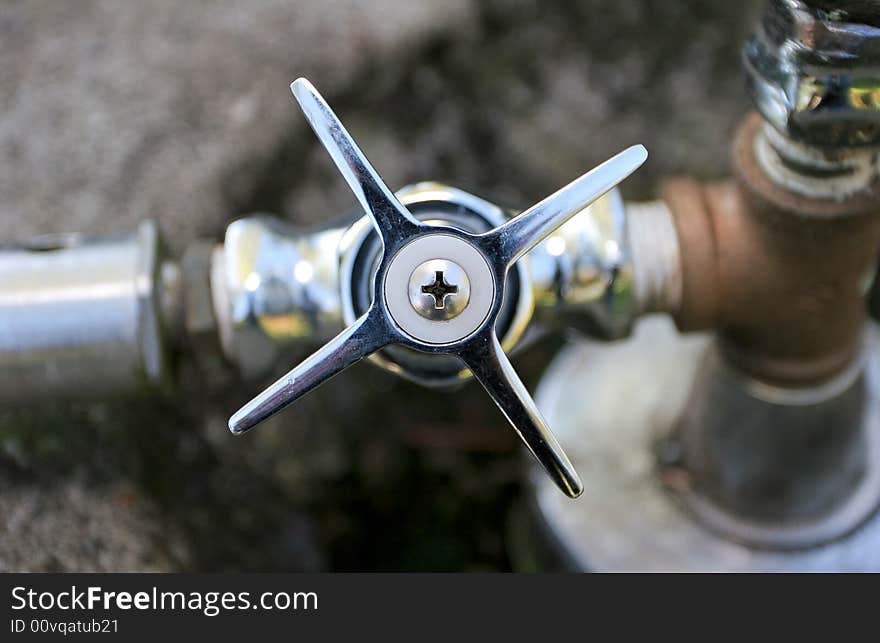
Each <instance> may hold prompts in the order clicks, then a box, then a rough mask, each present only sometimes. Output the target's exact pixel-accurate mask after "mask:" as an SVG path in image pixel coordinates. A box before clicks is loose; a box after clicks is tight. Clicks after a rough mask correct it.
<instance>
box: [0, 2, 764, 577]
mask: <svg viewBox="0 0 880 643" xmlns="http://www.w3.org/2000/svg"><path fill="white" fill-rule="evenodd" d="M756 4H757V3H756V2H755V1H754V0H750V1H748V2H739V3H730V2H721V1H720V0H688V1H682V2H661V1H660V0H639V1H635V0H633V1H630V2H621V1H620V0H579V1H576V2H559V3H551V2H537V1H534V0H442V1H437V2H431V3H415V2H409V1H407V0H372V1H371V2H369V3H367V2H356V1H355V0H320V1H317V0H299V1H297V2H280V1H276V0H264V1H260V2H244V1H241V0H239V1H231V0H226V1H222V2H216V1H215V2H208V1H207V0H198V1H194V2H187V3H176V2H173V1H172V0H150V1H148V2H133V1H130V2H116V1H113V0H103V1H101V0H76V1H75V2H64V3H60V2H51V1H49V0H45V1H43V0H5V2H4V3H3V4H2V6H0V105H2V113H0V240H2V241H4V242H9V241H14V240H17V239H22V238H26V237H28V236H30V235H33V234H37V233H43V232H58V231H68V230H71V231H81V232H99V233H104V232H110V231H129V230H132V229H133V228H134V227H135V226H136V224H137V222H138V221H140V220H141V219H143V218H146V217H152V218H155V219H157V220H158V221H159V223H160V226H161V227H162V229H163V230H164V232H165V236H166V238H167V239H168V242H169V245H170V247H171V250H172V252H174V253H179V252H180V251H182V250H183V248H185V247H186V246H187V244H189V243H190V242H192V241H193V240H195V239H197V238H200V237H201V238H205V237H207V238H215V239H219V238H221V236H222V233H223V230H224V227H225V225H226V224H227V223H228V222H229V221H230V220H232V219H233V218H236V217H237V216H241V215H243V214H247V213H249V212H254V211H266V212H274V213H277V214H279V215H281V216H284V217H286V218H288V219H290V220H292V221H295V222H297V223H301V224H311V223H316V222H320V221H322V220H325V219H326V218H328V217H332V216H336V215H337V214H338V213H340V212H343V211H345V210H347V209H349V208H351V207H353V205H354V200H353V198H352V197H351V196H350V194H349V193H348V191H347V189H346V188H345V186H344V184H343V182H342V181H341V180H340V179H339V178H338V175H337V174H336V172H335V170H334V169H333V168H332V166H331V164H330V162H329V160H328V159H327V158H326V155H325V153H324V151H323V149H321V148H320V146H319V145H318V144H317V143H316V141H315V140H314V138H313V137H312V135H311V132H310V131H307V126H306V125H305V121H304V120H303V119H302V117H301V115H300V113H299V110H298V109H297V108H296V106H295V104H294V102H293V100H292V99H291V97H290V95H289V91H288V88H287V86H288V84H289V82H290V81H291V80H292V79H293V78H295V77H297V76H300V75H304V76H308V77H309V78H311V79H312V80H313V81H314V82H315V84H316V85H317V86H318V87H319V89H320V90H321V91H322V93H323V94H324V95H325V96H326V97H327V99H328V100H329V101H330V103H331V104H332V105H333V106H334V108H335V109H336V110H337V111H338V112H339V114H340V115H341V117H342V118H343V120H344V121H345V122H346V124H347V125H348V127H349V129H350V130H351V131H352V133H353V134H354V136H355V137H356V138H357V139H358V140H359V141H360V143H361V145H362V147H363V148H364V149H365V150H366V151H367V153H368V154H369V155H370V157H371V159H372V160H373V161H374V163H375V164H376V166H377V167H378V169H379V171H380V172H381V173H382V174H383V176H384V177H385V178H386V180H387V181H388V182H389V184H390V185H392V186H395V187H399V186H402V185H404V184H406V183H408V182H412V181H416V180H423V179H437V180H442V181H446V182H449V183H451V184H453V185H457V186H460V187H463V188H465V189H470V190H471V191H474V192H476V193H478V194H481V195H484V196H490V197H494V198H495V199H496V200H499V201H500V202H504V203H510V204H527V203H531V202H534V201H536V200H538V199H539V198H541V197H543V196H544V195H546V194H547V193H549V192H551V191H553V190H555V189H556V188H557V187H559V186H560V185H561V184H563V183H565V182H567V181H568V180H570V179H572V178H574V177H575V176H577V175H578V174H580V173H582V172H583V171H584V170H585V169H588V168H589V167H591V166H592V165H594V164H595V163H598V162H600V161H602V160H604V159H605V158H606V157H608V156H610V155H611V154H613V153H615V152H617V151H619V150H620V149H622V148H624V147H626V146H628V145H631V144H633V143H636V142H642V143H644V144H645V145H646V146H647V147H648V149H649V150H650V152H651V159H650V161H649V163H648V164H647V165H646V166H645V167H644V168H643V169H642V170H641V171H640V172H639V173H637V175H636V176H634V177H633V179H631V180H630V181H628V182H627V183H626V185H625V188H624V192H625V194H626V196H627V197H628V198H631V199H638V198H649V197H651V196H652V195H653V194H654V192H655V188H656V183H657V180H658V178H659V177H661V176H664V175H668V174H671V173H680V172H686V173H691V174H694V175H697V176H699V177H702V178H709V177H716V176H722V175H723V174H724V173H725V171H726V169H727V149H728V145H727V142H728V141H729V140H730V137H731V133H732V131H733V129H734V127H735V125H736V123H737V121H738V119H739V116H740V115H741V114H742V113H743V112H744V111H745V110H746V109H747V108H748V104H747V101H746V99H745V95H744V91H743V89H742V80H741V75H740V71H739V47H740V44H741V42H742V38H743V37H744V35H745V33H746V32H747V30H748V28H749V26H750V24H751V22H752V20H753V16H754V9H755V6H756ZM554 346H555V344H554V343H553V342H547V343H545V344H543V345H541V346H538V347H537V348H536V349H534V350H531V351H530V352H529V353H528V354H526V355H524V356H523V357H522V358H521V359H519V360H518V366H519V368H520V370H521V372H522V373H523V374H524V376H525V379H526V380H527V383H529V384H530V385H533V384H534V383H535V381H536V378H537V376H538V375H539V373H540V369H541V367H542V366H543V365H544V364H546V361H547V360H548V359H549V357H550V356H551V354H552V350H553V348H554ZM295 357H296V356H291V359H294V358H295ZM178 379H179V385H178V388H177V391H176V392H174V393H168V394H166V395H164V396H155V395H153V396H144V397H143V398H132V399H126V400H117V401H112V402H111V401H103V402H100V403H78V404H69V403H64V404H62V403H57V402H48V403H46V404H45V405H41V407H40V408H39V409H36V408H25V409H3V410H0V570H27V571H44V570H70V571H73V570H114V571H129V570H131V571H135V570H204V571H224V570H243V571H258V570H300V569H306V570H319V569H347V570H350V569H404V570H408V569H431V570H473V569H508V568H509V567H510V565H511V559H510V551H509V550H510V546H509V544H510V542H512V541H515V540H516V539H515V537H513V538H512V537H511V534H510V526H509V525H510V524H511V522H510V520H509V515H510V511H511V507H513V506H516V504H517V502H518V498H519V495H520V485H519V480H520V473H521V471H520V469H521V465H522V461H521V459H520V453H519V451H518V448H517V445H516V443H515V442H514V440H513V438H512V435H511V433H510V432H509V431H508V430H507V428H506V426H505V425H504V423H503V420H502V418H501V417H500V414H499V413H498V412H497V411H496V409H495V408H494V406H492V405H491V403H490V402H489V401H488V399H486V398H485V396H484V394H483V393H482V392H481V391H478V390H476V388H472V387H466V388H464V389H462V390H460V391H458V392H457V393H455V394H454V395H442V394H440V395H438V394H437V393H432V392H429V391H424V390H421V389H418V388H417V387H415V386H414V385H411V384H408V383H405V382H401V381H397V380H394V379H393V378H391V377H390V376H388V375H387V374H385V373H382V372H378V371H377V369H372V368H370V367H368V366H360V367H358V368H356V369H353V370H352V371H349V372H348V373H347V374H346V375H345V376H344V377H341V378H337V379H334V380H333V381H332V382H331V383H329V384H328V385H327V386H325V387H324V388H323V389H321V390H320V391H319V392H317V393H315V394H313V395H311V396H310V397H309V398H307V400H306V401H304V402H303V403H301V404H300V405H299V406H298V408H297V409H296V410H295V411H291V412H288V413H286V414H283V415H282V416H278V417H276V418H275V419H273V420H272V421H271V422H270V423H269V424H268V425H267V426H265V427H262V428H261V430H259V431H255V432H254V433H253V434H251V437H249V438H246V439H239V440H233V438H232V437H231V436H229V435H228V433H227V431H226V428H225V420H226V417H227V415H228V413H229V412H230V411H231V410H234V408H235V407H236V405H237V404H238V403H239V402H241V401H242V400H243V399H245V398H246V397H248V396H249V395H250V394H252V393H253V392H255V390H256V386H257V385H256V384H253V383H251V384H248V385H239V386H235V385H230V386H228V387H226V388H221V389H220V390H213V391H211V392H208V393H206V392H205V391H204V390H203V387H202V385H201V384H202V380H201V378H200V377H199V375H198V374H197V373H196V372H195V371H194V370H193V369H192V367H190V366H189V365H187V364H182V365H181V367H180V372H179V378H178ZM426 409H430V412H429V413H426V411H425V410H426ZM513 536H515V534H513Z"/></svg>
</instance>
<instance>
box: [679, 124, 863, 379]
mask: <svg viewBox="0 0 880 643" xmlns="http://www.w3.org/2000/svg"><path fill="white" fill-rule="evenodd" d="M761 124H762V121H761V119H760V117H759V116H758V115H757V114H752V115H750V116H749V117H747V118H746V119H745V121H744V123H743V125H742V127H741V128H740V130H739V132H738V134H737V137H736V140H735V144H734V151H733V152H734V153H733V160H734V163H733V165H734V172H735V179H734V180H729V181H725V182H722V183H714V184H700V183H698V182H696V181H693V180H689V179H676V180H671V181H669V182H668V183H667V184H666V185H665V187H664V190H663V196H664V198H665V200H666V202H667V204H668V205H669V208H670V210H671V212H672V216H673V220H674V222H675V226H676V232H677V234H678V241H679V247H680V252H681V258H680V260H681V266H682V279H683V282H682V296H681V302H680V306H679V308H678V310H676V311H674V312H673V315H674V317H675V320H676V323H677V324H678V326H679V328H680V329H681V330H685V331H687V330H708V329H714V330H717V331H718V336H719V339H720V345H721V347H722V350H723V352H724V354H725V355H726V357H727V358H728V359H729V361H730V362H731V363H732V364H733V365H734V366H736V367H738V368H739V369H740V370H742V371H745V372H746V373H748V374H749V375H751V376H754V377H757V378H759V379H761V380H763V381H766V382H769V383H774V384H779V385H785V386H809V385H813V384H816V383H820V382H822V381H826V380H828V379H829V378H832V377H833V376H834V375H836V374H837V373H839V372H841V371H842V370H844V369H845V368H846V367H847V366H848V365H849V364H851V362H852V360H853V359H854V357H855V355H856V354H857V353H858V350H859V345H860V342H861V338H862V330H863V326H864V323H865V321H866V318H867V313H866V305H865V298H866V296H867V292H868V289H869V288H870V285H871V281H872V278H873V275H874V272H875V269H876V264H877V256H878V249H880V189H878V185H877V183H874V185H873V186H872V188H870V189H868V190H864V191H861V192H859V193H856V194H853V195H850V196H847V197H845V198H842V199H839V200H833V199H820V198H808V197H804V196H801V195H798V194H796V193H794V192H791V191H788V190H786V189H784V188H783V187H780V186H779V185H777V184H775V183H773V182H772V181H771V180H770V179H768V178H767V176H766V175H765V173H764V172H763V170H762V168H761V167H759V165H758V164H757V161H756V158H755V151H754V150H755V140H756V136H757V135H758V132H759V129H760V127H761Z"/></svg>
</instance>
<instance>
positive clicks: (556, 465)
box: [229, 78, 647, 497]
mask: <svg viewBox="0 0 880 643" xmlns="http://www.w3.org/2000/svg"><path fill="white" fill-rule="evenodd" d="M291 90H292V92H293V95H294V97H295V98H296V100H297V101H298V102H299V104H300V107H301V108H302V110H303V112H304V113H305V116H306V118H307V119H308V121H309V124H310V125H311V126H312V128H313V129H314V131H315V133H316V134H317V136H318V138H319V139H320V141H321V143H322V144H323V145H324V147H325V148H326V149H327V151H328V153H329V154H330V156H331V157H332V159H333V161H334V163H335V164H336V167H337V168H338V169H339V171H340V173H341V174H342V175H343V177H344V178H345V180H346V182H347V183H348V185H349V187H350V188H351V190H352V192H354V194H355V197H356V198H357V200H358V202H359V203H360V205H361V207H362V208H363V210H364V212H365V213H367V215H369V217H370V219H371V220H372V224H373V226H374V228H375V229H376V232H377V233H378V235H379V237H380V238H381V242H382V254H381V257H380V259H379V264H378V269H377V271H376V274H375V278H374V281H373V284H372V290H373V298H372V303H371V305H370V306H369V309H368V310H367V311H366V312H365V313H364V314H363V315H362V316H361V317H360V318H358V319H357V320H356V321H355V322H354V323H353V324H352V325H350V326H349V327H348V328H346V329H345V330H343V331H342V332H341V333H340V334H339V335H337V336H336V337H335V338H333V339H331V340H330V341H329V342H328V343H327V344H326V345H324V346H323V347H322V348H321V349H319V350H318V351H317V352H315V353H314V354H313V355H311V356H310V357H308V358H307V359H306V360H304V361H303V362H302V363H301V364H299V365H298V366H297V367H295V368H294V369H293V370H291V371H290V372H289V373H287V374H286V375H284V376H283V377H281V378H280V379H279V380H278V381H276V382H275V383H274V384H272V385H271V386H269V387H268V388H267V389H266V390H265V391H263V392H262V393H260V394H259V395H258V396H257V397H255V398H254V399H253V400H251V401H250V402H248V403H247V404H246V405H245V406H243V407H242V408H241V410H239V411H238V412H237V413H235V415H233V416H232V418H230V420H229V428H230V430H231V431H232V432H233V433H235V434H240V433H244V432H245V431H247V430H249V429H251V428H253V427H254V426H256V425H257V424H259V423H260V422H262V421H263V420H265V419H266V418H268V417H270V416H272V415H274V414H275V413H277V412H279V411H280V410H281V409H283V408H284V407H286V406H287V405H289V404H291V403H293V402H295V401H296V400H297V399H299V398H300V397H302V396H303V395H305V394H306V393H308V392H309V391H311V390H312V389H313V388H315V387H317V386H318V385H320V384H321V383H322V382H324V381H325V380H327V379H329V378H330V377H332V376H333V375H336V374H337V373H339V372H340V371H342V370H344V369H346V368H347V367H349V366H351V365H352V364H354V363H355V362H357V361H359V360H361V359H363V358H364V357H367V356H369V355H370V354H372V353H374V352H376V351H378V350H380V349H382V348H384V347H386V346H388V345H389V344H400V345H403V346H406V347H409V348H412V349H415V350H417V351H421V352H424V353H429V354H435V355H436V354H444V355H452V356H455V357H457V358H458V359H459V360H461V361H462V362H463V363H464V365H465V366H466V367H467V368H469V369H470V370H471V372H472V373H473V375H474V376H475V377H476V378H477V380H479V381H480V383H481V384H482V385H483V386H484V387H485V389H486V391H487V392H488V393H489V395H490V396H491V397H492V399H493V400H495V403H496V404H497V405H498V407H499V408H500V409H501V411H502V412H503V413H504V415H505V416H506V417H507V419H508V421H509V422H510V423H511V425H512V426H513V428H514V430H516V432H517V434H518V435H519V436H520V438H521V439H522V440H523V442H524V443H525V444H526V446H527V447H528V448H529V450H530V451H531V452H532V454H533V455H534V456H535V457H536V458H537V459H538V461H539V462H540V463H541V464H542V465H543V466H544V468H545V469H546V470H547V473H548V474H549V475H550V476H551V477H552V478H553V480H554V481H555V482H556V484H557V485H558V486H559V487H560V488H561V489H562V491H564V492H565V493H566V494H567V495H569V496H571V497H576V496H578V495H579V494H580V493H581V491H582V490H583V485H582V484H581V481H580V479H579V478H578V475H577V473H576V472H575V471H574V469H573V467H572V465H571V463H570V462H569V460H568V458H567V457H566V455H565V453H564V452H563V450H562V448H561V447H560V446H559V444H558V443H557V441H556V439H555V438H554V437H553V434H552V433H551V432H550V429H549V428H548V426H547V424H546V422H545V421H544V418H543V417H542V415H541V413H540V411H539V410H538V408H537V406H536V405H535V402H534V401H533V400H532V397H531V395H530V394H529V392H528V391H527V390H526V387H525V386H524V385H523V383H522V381H521V380H520V379H519V377H518V376H517V374H516V372H515V371H514V369H513V366H512V365H511V363H510V361H509V360H508V358H507V355H506V354H505V353H504V351H503V350H502V348H501V344H500V342H499V339H498V337H497V336H496V333H495V322H496V319H497V318H498V314H499V311H500V310H501V306H502V302H503V300H504V289H505V282H506V277H507V272H508V270H509V269H510V268H511V266H512V265H513V264H514V263H515V262H516V261H517V260H518V259H520V258H521V257H522V256H523V255H524V254H526V253H527V252H528V251H529V250H530V249H532V248H533V247H534V246H536V245H537V244H538V243H540V242H541V241H542V240H544V239H545V238H547V237H548V236H549V235H550V234H551V233H552V232H553V231H554V230H556V229H557V228H558V227H559V226H561V225H562V224H563V223H565V222H566V221H567V220H568V219H569V218H571V217H572V216H573V215H575V214H576V213H578V212H580V211H581V210H583V209H584V208H585V207H587V206H588V205H589V204H590V203H592V202H593V201H594V200H596V199H597V198H599V197H600V196H602V195H603V194H604V193H606V192H607V191H609V190H611V189H612V188H613V187H614V186H615V185H617V184H618V183H619V182H620V181H622V180H623V179H625V178H626V177H627V176H629V175H630V174H631V173H632V172H633V171H635V170H636V169H637V168H638V167H639V166H640V165H641V164H642V163H644V162H645V160H646V159H647V151H646V150H645V148H644V147H642V146H641V145H636V146H634V147H631V148H629V149H627V150H625V151H623V152H621V153H620V154H618V155H617V156H615V157H613V158H612V159H610V160H609V161H606V162H605V163H603V164H602V165H600V166H598V167H597V168H595V169H593V170H592V171H590V172H588V173H586V174H584V175H583V176H581V177H580V178H578V179H576V180H575V181H573V182H572V183H570V184H569V185H567V186H565V187H563V188H562V189H560V190H559V191H558V192H556V193H554V194H552V195H550V196H548V197H547V198H545V199H544V200H543V201H541V202H540V203H538V204H536V205H534V206H532V207H531V208H529V209H527V210H525V211H524V212H522V213H521V214H519V215H518V216H516V217H514V218H513V219H511V220H509V221H507V222H505V223H503V224H502V225H499V226H498V227H496V228H494V229H492V230H489V231H488V232H484V233H481V234H473V233H469V232H465V231H463V230H461V229H459V228H454V227H449V226H440V225H432V224H429V223H424V222H421V221H419V220H417V219H416V217H415V216H413V215H412V213H411V212H410V211H409V210H408V209H407V208H406V207H405V206H404V205H403V204H402V203H401V202H400V201H399V200H398V198H397V197H396V196H395V194H394V193H393V192H392V191H391V190H390V189H389V188H388V187H387V186H386V185H385V183H384V182H383V181H382V179H381V178H380V176H379V174H378V173H377V172H376V170H375V169H374V168H373V166H372V165H371V164H370V162H369V161H368V160H367V158H366V156H364V154H363V152H361V150H360V148H358V146H357V144H356V143H355V142H354V140H353V139H352V138H351V136H350V135H349V134H348V132H347V131H346V130H345V128H344V127H343V125H342V123H341V122H340V121H339V119H338V118H337V117H336V115H335V114H334V113H333V111H332V110H331V109H330V107H329V106H328V105H327V103H326V102H325V101H324V100H323V98H322V97H321V96H320V94H318V92H317V90H316V89H315V88H314V87H313V86H312V85H311V83H309V82H308V81H307V80H305V79H303V78H300V79H298V80H296V81H295V82H293V83H292V84H291ZM425 271H430V272H431V273H432V274H431V275H430V277H431V278H430V279H428V280H424V279H423V277H424V274H423V273H424V272H425ZM440 273H442V274H440ZM438 276H439V278H438ZM413 284H415V287H414V286H413ZM422 286H425V287H427V288H428V290H425V291H423V290H422ZM465 289H466V290H467V296H465ZM429 291H430V292H429ZM433 293H436V294H437V297H436V298H435V297H434V296H433ZM424 298H427V299H428V300H429V301H430V302H431V306H430V309H426V308H425V306H424ZM436 302H439V303H440V304H441V305H440V306H439V307H436ZM446 306H449V308H446ZM434 310H436V311H441V312H443V314H434V312H433V311H434ZM444 311H445V312H444Z"/></svg>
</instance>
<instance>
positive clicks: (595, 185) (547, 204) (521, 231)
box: [483, 145, 648, 266]
mask: <svg viewBox="0 0 880 643" xmlns="http://www.w3.org/2000/svg"><path fill="white" fill-rule="evenodd" d="M647 158H648V151H647V150H646V149H645V148H644V147H643V146H642V145H634V146H633V147H630V148H628V149H626V150H624V151H623V152H621V153H620V154H618V155H617V156H614V157H612V158H610V159H609V160H607V161H605V162H604V163H602V164H601V165H599V166H597V167H596V168H594V169H592V170H590V171H589V172H587V173H586V174H584V175H583V176H581V177H580V178H578V179H575V180H574V181H572V182H571V183H569V184H568V185H566V186H565V187H564V188H561V189H560V190H558V191H556V192H554V193H553V194H551V195H550V196H548V197H547V198H546V199H544V200H543V201H540V202H539V203H536V204H535V205H533V206H532V207H530V208H529V209H528V210H526V211H524V212H522V213H520V214H519V215H517V216H516V217H514V218H513V219H511V220H510V221H508V222H507V223H505V224H503V225H501V226H499V227H497V228H495V229H494V230H491V231H490V232H487V233H486V234H485V235H483V236H484V237H485V238H487V239H489V240H491V241H492V242H493V245H494V248H495V252H497V253H498V254H500V258H501V260H502V261H504V262H505V263H506V264H507V265H508V266H509V265H510V264H512V263H513V262H515V261H516V260H517V259H519V258H520V257H522V256H523V255H524V254H526V253H527V252H528V251H529V250H531V249H532V248H534V247H535V246H536V245H538V244H539V243H540V242H541V241H543V240H544V239H546V238H547V237H548V236H550V234H551V233H552V232H553V231H554V230H556V228H558V227H559V226H561V225H562V224H563V223H565V222H566V221H568V219H570V218H571V217H573V216H574V215H575V214H577V213H578V212H580V211H581V210H583V209H584V208H586V207H587V206H588V205H590V204H591V203H592V202H593V201H595V200H596V199H598V198H599V197H600V196H602V195H603V194H605V193H606V192H608V190H610V189H611V188H613V187H614V186H616V185H617V184H618V183H620V182H621V181H623V180H624V179H625V178H626V177H628V176H629V175H630V174H632V173H633V172H635V171H636V170H637V169H638V168H639V166H641V165H642V163H644V162H645V161H646V160H647Z"/></svg>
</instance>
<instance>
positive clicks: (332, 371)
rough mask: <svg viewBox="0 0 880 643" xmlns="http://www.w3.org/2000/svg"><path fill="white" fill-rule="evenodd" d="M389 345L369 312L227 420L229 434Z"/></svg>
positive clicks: (379, 323) (383, 330)
mask: <svg viewBox="0 0 880 643" xmlns="http://www.w3.org/2000/svg"><path fill="white" fill-rule="evenodd" d="M389 342H390V336H389V333H388V331H387V329H386V327H385V323H384V322H383V321H381V320H380V316H379V314H378V312H377V311H376V310H375V309H370V310H369V311H368V312H367V313H365V314H364V315H363V316H362V317H360V318H359V319H358V320H357V321H356V322H355V323H353V324H352V325H351V326H349V327H348V328H346V329H345V330H343V331H342V332H341V333H339V334H338V335H337V336H336V337H334V338H333V339H331V340H330V341H329V342H327V343H326V344H325V345H324V346H322V347H321V348H320V349H319V350H317V351H316V352H314V353H313V354H312V355H311V356H309V357H307V358H306V359H305V360H304V361H303V362H301V363H300V364H299V365H298V366H296V367H295V368H294V369H293V370H291V371H290V372H288V373H287V375H285V376H283V377H281V378H279V379H278V381H276V382H275V383H274V384H272V385H271V386H269V387H268V388H267V389H266V390H265V391H263V392H262V393H260V394H259V395H257V396H256V397H255V398H254V399H253V400H251V401H250V402H248V403H247V404H245V405H244V406H243V407H241V409H240V410H239V411H238V412H237V413H235V415H233V416H232V417H231V418H230V419H229V430H230V431H232V432H233V433H235V434H236V435H238V434H241V433H244V432H245V431H248V430H249V429H252V428H253V427H255V426H256V425H257V424H259V423H260V422H262V421H263V420H266V419H268V418H269V417H271V416H273V415H275V414H276V413H278V412H279V411H280V410H281V409H283V408H285V407H286V406H288V405H289V404H292V403H293V402H296V400H298V399H299V398H301V397H302V396H303V395H305V394H306V393H308V392H309V391H311V390H312V389H313V388H315V387H317V386H320V385H321V384H323V383H324V382H325V381H327V380H328V379H330V378H331V377H333V376H334V375H336V374H337V373H340V372H342V371H344V370H345V369H346V368H348V367H349V366H351V365H352V364H354V363H355V362H358V361H360V360H361V359H363V358H364V357H367V356H369V355H371V354H373V353H375V352H376V351H377V350H379V349H380V348H383V347H384V346H387V345H388V343H389Z"/></svg>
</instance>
